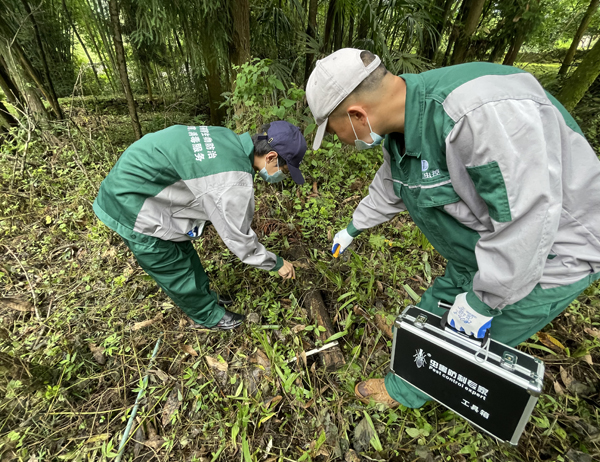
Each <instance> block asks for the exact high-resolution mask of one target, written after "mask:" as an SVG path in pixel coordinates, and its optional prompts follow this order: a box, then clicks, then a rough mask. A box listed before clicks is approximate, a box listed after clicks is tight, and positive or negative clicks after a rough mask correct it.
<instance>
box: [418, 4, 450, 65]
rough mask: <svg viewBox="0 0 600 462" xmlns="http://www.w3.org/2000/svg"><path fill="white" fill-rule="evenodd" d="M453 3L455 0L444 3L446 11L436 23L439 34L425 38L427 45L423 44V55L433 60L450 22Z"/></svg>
mask: <svg viewBox="0 0 600 462" xmlns="http://www.w3.org/2000/svg"><path fill="white" fill-rule="evenodd" d="M453 4H454V0H446V3H444V11H443V12H442V15H441V17H439V18H438V20H437V21H436V24H435V26H436V30H437V33H438V35H437V36H436V35H428V36H427V38H426V39H425V45H424V46H423V57H424V58H426V59H428V60H430V61H433V58H435V54H436V52H437V50H438V46H439V44H440V40H441V39H442V37H443V36H444V29H446V24H447V23H448V17H449V16H450V11H451V10H452V5H453Z"/></svg>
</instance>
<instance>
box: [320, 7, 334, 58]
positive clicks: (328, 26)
mask: <svg viewBox="0 0 600 462" xmlns="http://www.w3.org/2000/svg"><path fill="white" fill-rule="evenodd" d="M335 10H336V0H329V7H328V8H327V19H326V20H325V35H324V38H323V49H322V50H321V51H322V52H323V53H327V52H328V51H329V49H330V46H329V42H330V40H331V31H332V29H333V22H334V20H335V16H336V14H335Z"/></svg>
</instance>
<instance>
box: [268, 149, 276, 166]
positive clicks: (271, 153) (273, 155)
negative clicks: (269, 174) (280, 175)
mask: <svg viewBox="0 0 600 462" xmlns="http://www.w3.org/2000/svg"><path fill="white" fill-rule="evenodd" d="M278 156H279V154H277V153H276V152H275V151H269V152H268V153H267V154H266V161H267V164H270V163H271V162H273V161H274V160H275V159H277V157H278Z"/></svg>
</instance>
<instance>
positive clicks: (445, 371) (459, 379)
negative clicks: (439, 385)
mask: <svg viewBox="0 0 600 462" xmlns="http://www.w3.org/2000/svg"><path fill="white" fill-rule="evenodd" d="M416 351H417V353H416V354H415V355H414V357H415V363H416V364H417V367H422V366H424V365H425V364H427V357H428V358H429V370H430V371H432V372H435V373H436V374H438V375H441V376H442V377H443V378H445V379H446V380H448V381H449V382H452V383H453V384H454V385H456V386H458V387H460V388H462V389H464V390H466V391H468V392H469V393H471V394H472V395H475V396H477V397H478V398H481V399H482V400H484V401H485V400H486V398H487V394H488V389H487V388H485V387H482V386H481V385H477V384H476V383H475V382H473V381H472V380H469V379H468V378H467V377H465V376H463V375H462V374H459V373H457V372H455V371H453V370H452V369H449V368H448V367H446V366H444V365H443V364H440V363H438V362H437V361H435V360H434V359H433V358H432V357H431V353H425V352H424V351H423V350H422V349H418V350H416Z"/></svg>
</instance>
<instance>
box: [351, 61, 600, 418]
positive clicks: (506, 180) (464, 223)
mask: <svg viewBox="0 0 600 462" xmlns="http://www.w3.org/2000/svg"><path fill="white" fill-rule="evenodd" d="M401 78H403V79H404V80H405V82H406V109H405V131H404V134H401V133H392V134H390V135H388V136H386V139H385V142H384V164H383V165H382V167H381V168H380V170H379V171H378V173H377V175H376V177H375V179H374V181H373V183H372V184H371V186H370V188H369V196H367V197H366V198H364V199H363V201H361V203H360V204H359V206H358V207H357V209H356V210H355V212H354V215H353V220H352V222H351V223H350V225H349V226H348V232H349V233H350V234H351V235H352V236H356V235H358V234H359V233H360V232H361V231H362V230H365V229H367V228H370V227H373V226H376V225H378V224H380V223H383V222H384V221H387V220H389V219H391V218H392V217H393V216H394V215H395V214H396V213H398V212H400V211H404V210H408V211H409V213H410V215H411V217H412V219H413V220H414V222H415V223H416V225H417V226H418V227H419V228H420V229H421V230H422V231H423V233H424V234H425V236H426V237H427V238H428V239H429V241H430V242H431V244H432V245H433V246H434V247H435V249H436V250H437V251H438V252H439V253H440V254H441V255H442V256H444V257H445V258H446V259H447V260H448V265H447V268H446V274H445V275H444V276H443V277H441V278H437V279H436V280H435V281H434V284H433V285H432V286H431V287H430V288H429V289H428V290H427V291H426V292H425V294H424V296H423V298H422V300H421V306H422V307H423V308H424V309H426V310H429V311H432V312H435V313H437V314H441V311H440V309H438V308H437V301H438V300H440V299H442V300H447V301H453V300H454V298H455V297H456V295H458V294H460V293H467V301H468V303H469V305H470V306H471V307H472V308H473V309H474V310H475V311H477V312H478V313H480V314H483V315H486V316H493V317H494V319H493V320H492V324H491V336H492V338H494V339H496V340H498V341H500V342H503V343H506V344H508V345H511V346H515V345H517V344H518V343H520V342H522V341H523V340H525V339H527V338H528V337H530V336H531V335H532V334H534V333H536V332H537V331H538V330H539V329H541V328H542V327H543V326H545V325H546V324H547V323H549V322H550V321H551V320H552V319H554V318H555V317H556V316H557V315H558V314H560V313H561V312H562V311H563V310H564V309H565V308H566V307H567V306H568V305H569V304H570V303H571V301H573V299H575V298H576V297H577V296H578V295H579V294H580V293H581V292H582V291H583V290H584V289H585V288H586V287H587V286H588V285H589V284H591V283H592V282H593V281H594V280H596V279H597V278H598V277H599V276H600V162H598V158H597V157H596V154H595V153H594V151H593V149H592V148H591V146H590V145H589V143H588V142H587V141H586V140H585V138H584V137H583V134H582V133H581V130H580V128H579V127H578V126H577V124H576V123H575V121H574V120H573V118H572V117H571V116H570V115H569V114H568V113H567V112H566V110H565V109H564V107H562V106H561V105H560V103H558V102H557V101H556V100H555V99H554V98H552V97H551V96H550V95H548V94H547V93H546V92H545V91H544V89H543V88H542V87H541V85H540V84H539V83H538V82H537V81H536V80H535V78H534V77H533V76H531V75H530V74H528V73H526V72H523V71H520V70H518V69H516V68H512V67H508V66H500V65H495V64H490V63H470V64H463V65H458V66H451V67H447V68H443V69H436V70H433V71H428V72H425V73H422V74H418V75H415V74H407V75H402V76H401ZM385 384H386V389H387V391H388V393H389V394H390V396H391V397H392V398H394V399H395V400H397V401H398V402H400V403H401V404H404V405H406V406H408V407H420V406H422V405H423V404H424V403H425V402H426V401H427V400H428V399H429V398H428V396H427V395H425V394H423V393H421V392H419V391H418V390H416V389H414V388H413V387H411V386H410V385H408V384H407V383H406V382H403V381H402V380H401V379H400V378H398V377H397V376H395V375H393V374H388V376H387V377H386V379H385Z"/></svg>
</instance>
